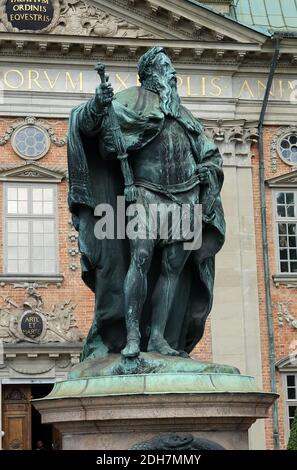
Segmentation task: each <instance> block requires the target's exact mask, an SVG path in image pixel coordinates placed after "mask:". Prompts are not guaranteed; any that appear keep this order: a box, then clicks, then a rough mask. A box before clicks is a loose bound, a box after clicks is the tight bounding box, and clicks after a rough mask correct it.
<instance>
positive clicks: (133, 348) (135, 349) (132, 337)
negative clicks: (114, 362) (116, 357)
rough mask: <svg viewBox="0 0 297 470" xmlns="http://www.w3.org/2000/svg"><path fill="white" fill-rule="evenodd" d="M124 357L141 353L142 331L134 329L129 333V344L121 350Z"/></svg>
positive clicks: (136, 355)
mask: <svg viewBox="0 0 297 470" xmlns="http://www.w3.org/2000/svg"><path fill="white" fill-rule="evenodd" d="M121 354H122V356H124V357H138V356H139V354H140V333H139V331H138V330H134V331H132V332H131V333H128V336H127V344H126V346H125V347H124V349H122V351H121Z"/></svg>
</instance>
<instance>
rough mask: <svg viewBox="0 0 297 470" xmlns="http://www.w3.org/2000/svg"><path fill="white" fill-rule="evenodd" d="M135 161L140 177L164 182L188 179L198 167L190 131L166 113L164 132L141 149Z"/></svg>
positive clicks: (136, 175) (166, 184)
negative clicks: (189, 135)
mask: <svg viewBox="0 0 297 470" xmlns="http://www.w3.org/2000/svg"><path fill="white" fill-rule="evenodd" d="M131 165H132V168H133V173H134V176H135V179H136V180H147V181H150V182H152V183H155V184H160V185H163V186H169V185H175V184H178V183H185V182H187V181H188V180H190V179H191V177H192V176H193V174H194V173H195V172H196V168H197V163H196V161H195V157H194V155H193V151H192V147H191V143H190V141H189V138H188V135H187V134H186V131H185V130H184V128H183V127H182V126H181V125H180V124H179V122H178V121H177V120H176V119H175V118H172V117H165V120H164V125H163V128H162V130H161V132H160V134H159V135H158V136H157V137H156V138H155V139H154V140H153V141H152V142H150V143H149V144H148V145H146V146H145V147H143V148H142V149H141V150H139V151H138V154H137V157H136V158H135V159H133V160H132V161H131Z"/></svg>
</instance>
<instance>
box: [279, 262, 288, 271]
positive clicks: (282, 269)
mask: <svg viewBox="0 0 297 470" xmlns="http://www.w3.org/2000/svg"><path fill="white" fill-rule="evenodd" d="M280 265H281V272H282V273H287V272H289V265H288V263H281V264H280Z"/></svg>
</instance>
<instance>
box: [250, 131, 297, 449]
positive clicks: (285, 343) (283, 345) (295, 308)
mask: <svg viewBox="0 0 297 470" xmlns="http://www.w3.org/2000/svg"><path fill="white" fill-rule="evenodd" d="M278 129H279V127H275V126H271V127H266V128H265V131H264V158H265V179H268V178H273V177H275V176H279V175H283V174H286V173H288V172H290V171H291V170H292V167H291V166H289V165H286V164H285V163H284V162H283V161H282V160H281V159H280V158H279V159H278V162H277V172H276V173H273V172H272V169H271V160H270V158H271V143H272V140H273V137H274V136H275V133H276V132H277V130H278ZM253 150H254V154H255V158H254V159H253V191H254V207H255V230H256V250H257V269H258V294H259V307H260V328H261V331H260V334H261V346H262V362H263V384H264V389H265V390H267V391H270V390H271V387H270V370H269V343H268V329H267V317H266V303H265V285H264V272H263V271H264V270H263V256H262V253H263V252H262V235H261V212H260V189H259V171H258V165H259V155H258V148H257V146H255V148H254V149H253ZM272 196H273V195H272V189H270V188H269V187H268V186H267V187H266V204H267V228H268V249H269V261H270V262H269V265H270V275H271V276H272V275H273V274H276V273H277V262H276V259H277V258H276V255H277V246H276V242H275V238H274V236H275V227H274V214H273V201H272ZM270 288H271V296H272V304H273V329H274V337H275V350H276V361H278V360H280V359H282V358H285V357H286V356H288V355H289V353H290V350H289V346H290V343H291V342H292V341H293V340H294V339H297V331H296V330H295V329H293V328H292V327H291V326H289V324H288V323H287V322H286V321H284V323H283V326H282V327H281V326H279V324H278V316H277V315H278V311H277V305H276V304H277V303H278V302H286V301H290V302H291V303H290V313H291V314H292V315H293V316H294V317H295V318H297V304H296V288H288V287H285V286H279V287H276V285H275V284H274V282H273V281H272V278H271V281H270ZM277 391H278V393H279V394H280V399H279V401H278V412H279V432H280V444H281V448H285V427H284V424H285V423H284V420H285V414H284V410H285V408H284V407H285V403H284V389H283V383H282V374H280V373H277ZM270 414H271V413H270ZM265 423H266V441H267V447H268V448H269V449H272V448H273V430H272V419H271V417H270V419H267V420H266V422H265Z"/></svg>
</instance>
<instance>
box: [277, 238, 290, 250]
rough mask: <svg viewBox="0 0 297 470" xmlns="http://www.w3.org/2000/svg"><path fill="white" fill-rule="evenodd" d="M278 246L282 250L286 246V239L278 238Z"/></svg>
mask: <svg viewBox="0 0 297 470" xmlns="http://www.w3.org/2000/svg"><path fill="white" fill-rule="evenodd" d="M279 246H280V247H282V248H284V247H286V246H288V238H287V237H283V236H281V237H279Z"/></svg>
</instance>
